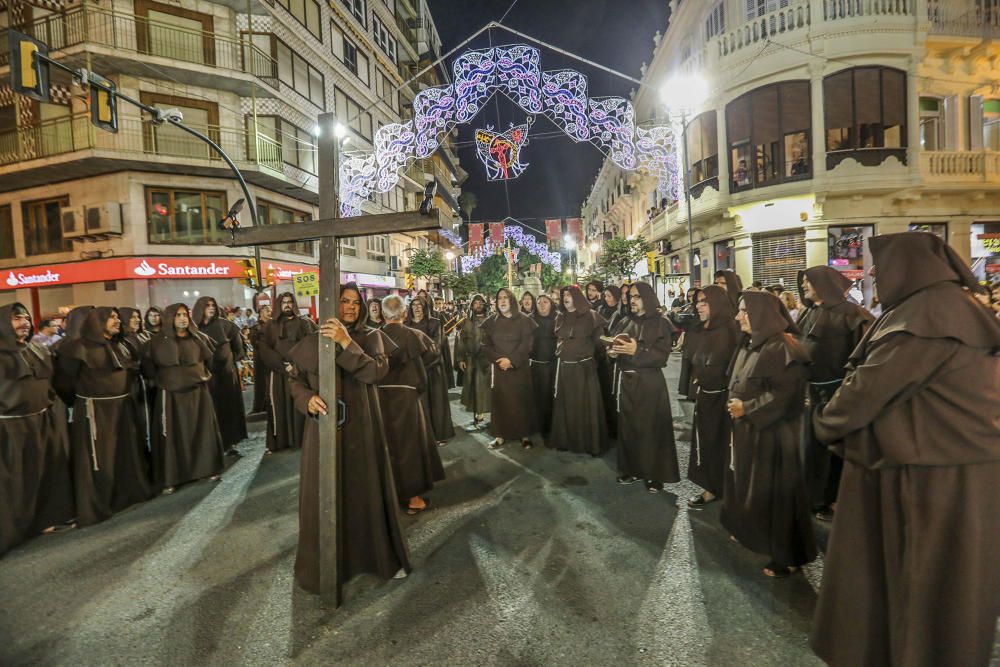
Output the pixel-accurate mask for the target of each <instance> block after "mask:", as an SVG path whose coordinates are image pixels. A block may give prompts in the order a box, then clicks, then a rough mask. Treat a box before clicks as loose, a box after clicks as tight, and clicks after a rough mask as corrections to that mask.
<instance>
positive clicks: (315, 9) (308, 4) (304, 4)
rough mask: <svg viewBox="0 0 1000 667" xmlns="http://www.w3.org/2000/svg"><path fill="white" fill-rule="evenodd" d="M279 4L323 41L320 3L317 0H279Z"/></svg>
mask: <svg viewBox="0 0 1000 667" xmlns="http://www.w3.org/2000/svg"><path fill="white" fill-rule="evenodd" d="M278 4H279V5H281V6H282V7H284V8H285V9H286V10H288V13H289V14H291V15H292V16H293V17H294V18H295V20H296V21H298V22H299V23H301V24H302V26H303V27H304V28H305V29H306V30H308V31H309V32H310V33H312V36H313V37H315V38H316V39H318V40H319V41H321V42H322V41H323V29H322V27H321V25H320V21H319V16H320V10H319V3H318V2H316V0H278Z"/></svg>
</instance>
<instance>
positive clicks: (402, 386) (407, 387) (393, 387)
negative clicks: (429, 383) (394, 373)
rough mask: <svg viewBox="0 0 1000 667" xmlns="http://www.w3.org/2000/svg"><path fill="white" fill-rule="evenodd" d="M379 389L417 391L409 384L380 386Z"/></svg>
mask: <svg viewBox="0 0 1000 667" xmlns="http://www.w3.org/2000/svg"><path fill="white" fill-rule="evenodd" d="M378 388H379V389H412V390H413V391H416V390H417V388H416V387H412V386H410V385H408V384H380V385H379V386H378Z"/></svg>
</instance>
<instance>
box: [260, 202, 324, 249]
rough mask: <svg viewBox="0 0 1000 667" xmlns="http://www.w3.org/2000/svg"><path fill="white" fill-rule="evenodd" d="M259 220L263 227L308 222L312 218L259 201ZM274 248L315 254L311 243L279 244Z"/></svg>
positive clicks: (299, 212) (306, 214)
mask: <svg viewBox="0 0 1000 667" xmlns="http://www.w3.org/2000/svg"><path fill="white" fill-rule="evenodd" d="M257 219H258V220H259V221H260V224H262V225H284V224H288V223H290V222H308V221H309V220H311V219H312V216H311V215H310V214H308V213H304V212H302V211H296V210H293V209H290V208H286V207H284V206H281V205H279V204H273V203H271V202H268V201H262V200H259V201H258V202H257ZM271 247H272V248H274V249H276V250H284V251H286V252H294V253H299V254H303V255H312V254H313V244H312V242H311V241H295V242H293V243H278V244H275V245H273V246H271Z"/></svg>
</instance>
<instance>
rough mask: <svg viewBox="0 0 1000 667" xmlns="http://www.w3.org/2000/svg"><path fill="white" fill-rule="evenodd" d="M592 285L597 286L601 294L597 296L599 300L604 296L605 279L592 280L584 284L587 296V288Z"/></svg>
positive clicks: (584, 291)
mask: <svg viewBox="0 0 1000 667" xmlns="http://www.w3.org/2000/svg"><path fill="white" fill-rule="evenodd" d="M591 285H593V286H594V287H596V288H597V293H598V294H599V295H600V296H598V297H597V299H598V301H599V300H601V299H603V298H604V281H602V280H591V281H590V282H589V283H587V284H586V285H584V289H583V295H584V296H587V288H589V287H590V286H591Z"/></svg>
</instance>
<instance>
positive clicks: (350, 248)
mask: <svg viewBox="0 0 1000 667" xmlns="http://www.w3.org/2000/svg"><path fill="white" fill-rule="evenodd" d="M340 254H341V255H343V256H345V257H357V256H358V239H357V238H355V237H353V236H351V237H349V238H348V237H345V238H342V239H340Z"/></svg>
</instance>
